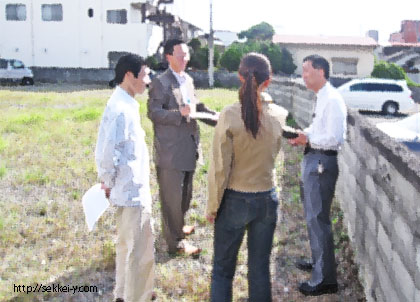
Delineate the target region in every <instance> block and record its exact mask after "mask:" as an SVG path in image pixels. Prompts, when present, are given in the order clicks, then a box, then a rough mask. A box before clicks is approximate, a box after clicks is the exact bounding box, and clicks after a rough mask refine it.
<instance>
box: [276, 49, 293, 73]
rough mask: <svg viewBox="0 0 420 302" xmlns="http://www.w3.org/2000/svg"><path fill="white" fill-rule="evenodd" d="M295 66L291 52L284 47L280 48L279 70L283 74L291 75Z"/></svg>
mask: <svg viewBox="0 0 420 302" xmlns="http://www.w3.org/2000/svg"><path fill="white" fill-rule="evenodd" d="M296 68H297V66H296V65H295V63H293V57H292V54H291V53H290V52H289V51H288V50H287V49H286V48H284V47H283V48H282V50H281V65H280V70H281V71H282V72H284V73H285V74H288V75H291V74H292V73H294V72H295V70H296Z"/></svg>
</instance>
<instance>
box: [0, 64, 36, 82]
mask: <svg viewBox="0 0 420 302" xmlns="http://www.w3.org/2000/svg"><path fill="white" fill-rule="evenodd" d="M7 81H12V82H19V83H20V84H22V85H33V84H34V74H33V73H32V70H31V69H30V68H28V67H25V65H24V64H23V62H22V61H19V60H15V59H2V58H0V82H7Z"/></svg>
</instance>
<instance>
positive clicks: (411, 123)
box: [376, 112, 420, 155]
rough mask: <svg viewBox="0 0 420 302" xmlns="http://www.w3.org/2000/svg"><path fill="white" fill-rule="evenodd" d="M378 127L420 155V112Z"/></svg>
mask: <svg viewBox="0 0 420 302" xmlns="http://www.w3.org/2000/svg"><path fill="white" fill-rule="evenodd" d="M376 127H377V128H378V129H379V130H381V131H382V132H384V133H386V134H387V135H388V136H390V137H392V138H393V139H395V140H397V141H399V142H402V143H404V144H405V145H406V146H407V147H408V148H409V149H410V150H412V151H415V152H417V154H419V155H420V112H419V113H415V114H413V115H410V116H409V117H406V118H404V119H401V120H399V121H397V122H382V123H378V124H376Z"/></svg>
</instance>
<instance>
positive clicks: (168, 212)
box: [156, 167, 194, 253]
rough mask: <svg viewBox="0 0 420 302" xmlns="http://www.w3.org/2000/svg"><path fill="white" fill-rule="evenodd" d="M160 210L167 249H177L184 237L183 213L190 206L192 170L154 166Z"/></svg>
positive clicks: (170, 250)
mask: <svg viewBox="0 0 420 302" xmlns="http://www.w3.org/2000/svg"><path fill="white" fill-rule="evenodd" d="M156 171H157V180H158V183H159V194H160V202H161V212H162V231H163V236H164V238H165V240H166V243H167V244H168V251H169V252H170V253H174V252H176V251H177V247H178V244H179V242H180V241H181V240H182V239H184V238H185V234H184V232H183V231H182V228H183V226H184V223H185V222H184V216H185V213H186V212H187V211H188V209H189V208H190V203H191V198H192V184H193V176H194V171H179V170H174V169H165V168H161V167H156Z"/></svg>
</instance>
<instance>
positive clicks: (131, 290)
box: [114, 206, 155, 302]
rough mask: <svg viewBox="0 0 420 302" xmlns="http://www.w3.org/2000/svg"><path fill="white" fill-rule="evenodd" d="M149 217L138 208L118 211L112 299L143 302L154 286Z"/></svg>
mask: <svg viewBox="0 0 420 302" xmlns="http://www.w3.org/2000/svg"><path fill="white" fill-rule="evenodd" d="M150 216H151V214H150V213H148V212H146V211H144V208H143V207H141V206H139V207H118V210H117V212H116V220H117V245H116V254H117V255H116V269H115V274H116V276H115V283H116V284H115V290H114V296H115V298H122V299H124V301H125V302H145V301H150V300H151V298H152V292H153V286H154V269H155V262H154V248H153V233H152V226H151V222H150Z"/></svg>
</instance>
